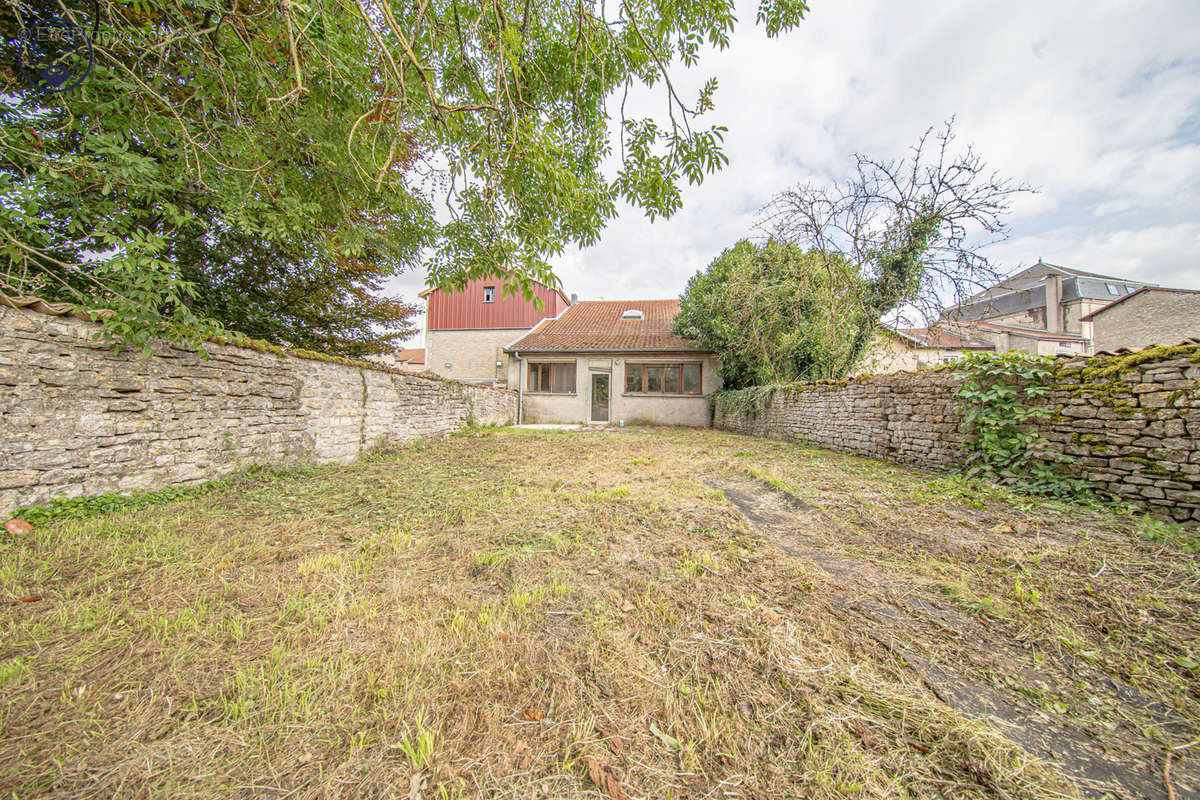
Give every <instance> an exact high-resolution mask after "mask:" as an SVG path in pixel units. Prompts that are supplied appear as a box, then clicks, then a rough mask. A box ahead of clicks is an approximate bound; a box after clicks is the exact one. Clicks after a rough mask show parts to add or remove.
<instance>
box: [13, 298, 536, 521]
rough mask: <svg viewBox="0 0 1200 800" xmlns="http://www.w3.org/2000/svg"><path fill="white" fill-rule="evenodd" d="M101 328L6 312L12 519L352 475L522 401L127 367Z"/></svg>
mask: <svg viewBox="0 0 1200 800" xmlns="http://www.w3.org/2000/svg"><path fill="white" fill-rule="evenodd" d="M98 329H99V328H98V326H96V325H94V324H92V323H89V322H85V321H83V320H79V319H76V318H73V317H66V316H48V315H46V314H42V313H38V312H35V311H30V310H27V309H15V308H5V307H0V511H9V510H11V509H13V508H17V507H20V506H24V505H30V504H34V503H42V502H45V501H47V500H50V499H52V498H55V497H62V496H66V497H74V496H79V495H94V494H103V493H105V492H113V491H117V492H125V491H131V490H136V489H154V488H159V487H162V486H166V485H168V484H181V483H197V482H201V481H204V480H209V479H212V478H214V477H217V476H219V475H221V474H224V473H227V472H230V471H232V470H235V469H238V468H241V467H244V466H249V465H251V464H300V463H347V462H350V461H353V460H354V459H356V458H358V457H359V456H360V455H362V454H363V453H364V452H366V451H368V450H370V449H372V448H375V447H378V446H381V445H384V444H386V443H389V442H397V441H404V440H408V439H414V438H424V437H431V436H440V435H444V434H447V433H449V432H451V431H454V430H456V429H458V428H461V427H463V426H464V425H465V424H467V422H468V420H469V419H471V418H474V420H475V421H477V422H479V423H480V424H489V423H495V424H508V423H511V422H512V421H514V420H515V419H516V416H517V395H516V392H513V391H507V390H502V389H492V388H490V387H485V386H474V385H470V384H463V383H457V382H454V381H445V380H438V379H432V378H426V377H421V376H418V375H409V374H400V373H396V372H390V371H385V370H381V369H373V368H369V367H361V366H354V365H348V364H344V363H337V362H332V361H318V360H312V359H305V358H298V357H293V356H280V355H276V354H273V353H269V352H260V351H257V350H252V349H247V348H242V347H232V346H225V345H216V344H213V345H209V347H208V353H209V357H208V359H207V360H206V359H202V358H201V357H199V356H197V355H196V354H194V353H191V352H188V351H185V350H180V349H178V348H175V347H172V346H170V345H166V344H160V345H158V346H156V347H155V352H154V355H153V356H152V357H150V358H142V356H141V355H140V354H139V353H131V352H121V353H116V352H113V350H112V349H111V348H110V347H106V346H105V345H104V344H103V342H100V341H97V340H96V339H95V338H94V336H95V334H96V332H97V330H98Z"/></svg>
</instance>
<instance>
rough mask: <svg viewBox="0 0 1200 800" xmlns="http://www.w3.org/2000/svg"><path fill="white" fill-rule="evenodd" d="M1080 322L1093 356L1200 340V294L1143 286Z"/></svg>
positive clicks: (1187, 290)
mask: <svg viewBox="0 0 1200 800" xmlns="http://www.w3.org/2000/svg"><path fill="white" fill-rule="evenodd" d="M1080 322H1081V323H1082V325H1083V331H1084V334H1083V335H1084V337H1085V338H1087V339H1088V340H1090V341H1091V342H1092V347H1093V350H1092V352H1099V351H1102V350H1117V349H1119V348H1130V349H1133V348H1140V347H1149V346H1150V345H1153V344H1175V343H1177V342H1179V341H1182V340H1184V339H1194V338H1200V291H1195V290H1193V289H1165V288H1163V287H1160V286H1143V287H1142V288H1140V289H1137V290H1136V291H1133V292H1130V293H1129V294H1127V295H1124V296H1123V297H1121V298H1120V299H1117V300H1113V301H1112V302H1111V303H1109V304H1108V305H1106V306H1103V307H1101V308H1099V309H1097V310H1095V311H1092V312H1091V313H1090V314H1085V315H1084V316H1082V317H1080Z"/></svg>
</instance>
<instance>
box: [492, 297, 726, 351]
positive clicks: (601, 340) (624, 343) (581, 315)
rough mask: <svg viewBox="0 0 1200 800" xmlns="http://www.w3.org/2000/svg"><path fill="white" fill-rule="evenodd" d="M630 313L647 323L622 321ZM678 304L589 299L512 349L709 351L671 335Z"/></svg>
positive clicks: (536, 329)
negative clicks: (626, 312) (633, 311)
mask: <svg viewBox="0 0 1200 800" xmlns="http://www.w3.org/2000/svg"><path fill="white" fill-rule="evenodd" d="M630 309H637V310H639V311H641V312H643V314H644V315H645V316H644V318H642V319H621V315H622V314H623V313H624V312H625V311H627V310H630ZM678 313H679V301H678V300H585V301H582V302H579V303H576V304H575V305H573V306H571V307H570V308H568V309H566V310H565V311H563V312H562V313H561V314H559V315H558V316H557V317H555V318H554V319H547V320H543V321H542V322H540V323H538V324H537V325H536V326H534V327H533V329H532V330H530V331H529V333H527V334H525V335H524V336H522V337H521V338H520V339H518V340H516V341H515V342H513V343H512V344H510V345H509V346H508V347H507V348H505V349H506V350H510V351H513V350H519V351H521V352H526V351H531V352H532V351H537V352H549V351H556V350H565V351H610V350H668V351H692V352H707V351H706V350H705V349H704V348H702V347H700V346H699V345H698V344H696V342H694V341H692V340H691V339H683V338H680V337H678V336H675V335H673V334H672V333H671V323H673V322H674V321H675V316H676V315H677V314H678Z"/></svg>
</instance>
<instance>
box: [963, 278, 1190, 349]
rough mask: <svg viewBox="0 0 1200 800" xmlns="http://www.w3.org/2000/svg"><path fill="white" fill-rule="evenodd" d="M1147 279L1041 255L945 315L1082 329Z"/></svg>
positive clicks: (1055, 329)
mask: <svg viewBox="0 0 1200 800" xmlns="http://www.w3.org/2000/svg"><path fill="white" fill-rule="evenodd" d="M1146 285H1148V284H1145V283H1140V282H1138V281H1130V280H1126V279H1124V278H1113V277H1111V276H1108V275H1098V274H1096V273H1094V272H1084V271H1083V270H1078V269H1073V268H1071V267H1062V266H1057V265H1055V264H1047V263H1046V262H1044V261H1042V260H1041V259H1038V262H1037V263H1036V264H1034V265H1033V266H1032V267H1028V268H1027V269H1023V270H1021V271H1020V272H1018V273H1017V274H1015V275H1012V276H1011V277H1008V278H1005V279H1004V280H1003V281H1001V282H1000V283H998V284H996V285H995V286H993V287H991V288H990V289H986V290H984V291H982V292H979V293H978V294H976V295H974V296H972V297H970V298H968V299H967V300H966V301H964V302H962V303H960V304H959V305H957V306H953V307H951V308H948V309H946V311H945V312H943V313H942V319H943V320H945V321H948V322H991V323H993V324H997V325H1010V326H1015V327H1017V328H1021V329H1026V330H1040V331H1044V332H1046V333H1074V334H1077V335H1078V334H1081V333H1082V327H1081V322H1080V320H1081V318H1082V317H1084V316H1086V315H1088V314H1090V313H1092V312H1093V311H1097V310H1099V309H1100V308H1103V307H1104V306H1106V305H1108V304H1109V303H1111V302H1112V301H1113V300H1116V299H1119V298H1122V297H1124V296H1126V295H1128V294H1130V293H1132V292H1135V291H1137V290H1138V289H1141V288H1142V287H1143V286H1146ZM1175 338H1176V339H1178V338H1179V337H1178V336H1177V337H1175Z"/></svg>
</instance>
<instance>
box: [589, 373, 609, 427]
mask: <svg viewBox="0 0 1200 800" xmlns="http://www.w3.org/2000/svg"><path fill="white" fill-rule="evenodd" d="M608 378H609V376H608V373H607V372H593V373H592V417H591V421H592V422H608Z"/></svg>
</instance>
